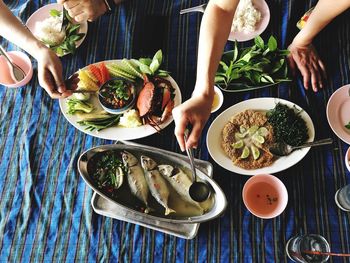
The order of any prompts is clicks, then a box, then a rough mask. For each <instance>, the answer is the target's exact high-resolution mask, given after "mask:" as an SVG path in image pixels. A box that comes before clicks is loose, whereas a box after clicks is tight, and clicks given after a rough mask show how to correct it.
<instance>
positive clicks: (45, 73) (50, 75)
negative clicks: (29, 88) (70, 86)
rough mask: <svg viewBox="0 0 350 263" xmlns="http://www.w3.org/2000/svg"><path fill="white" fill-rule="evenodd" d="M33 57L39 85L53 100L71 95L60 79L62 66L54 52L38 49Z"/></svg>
mask: <svg viewBox="0 0 350 263" xmlns="http://www.w3.org/2000/svg"><path fill="white" fill-rule="evenodd" d="M36 54H37V55H36V56H35V58H36V60H37V61H38V78H39V84H40V86H41V87H43V88H44V89H45V90H46V92H47V93H48V94H49V95H50V97H51V98H53V99H61V98H66V97H68V96H70V95H72V92H71V91H68V90H67V89H66V86H65V84H64V81H63V77H62V64H61V61H60V59H59V58H58V57H57V55H56V54H55V52H53V51H52V50H50V49H48V48H46V47H45V48H42V49H40V50H39V51H38V52H37V53H36Z"/></svg>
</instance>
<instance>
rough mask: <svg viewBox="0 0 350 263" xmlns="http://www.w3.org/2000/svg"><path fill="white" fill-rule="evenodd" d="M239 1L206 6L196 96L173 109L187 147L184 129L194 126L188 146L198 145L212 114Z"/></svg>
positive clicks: (178, 134) (182, 145)
mask: <svg viewBox="0 0 350 263" xmlns="http://www.w3.org/2000/svg"><path fill="white" fill-rule="evenodd" d="M238 2H239V0H211V1H210V2H209V3H208V6H207V7H206V10H205V13H204V16H203V19H202V23H201V29H200V35H199V47H198V60H197V79H196V84H195V88H194V91H193V95H192V97H191V98H190V99H189V100H187V101H186V102H184V103H183V104H181V105H179V106H178V107H176V108H175V109H174V110H173V116H174V120H175V125H176V127H175V135H176V138H177V140H178V142H179V145H180V148H181V150H182V151H184V150H185V141H184V131H185V129H186V126H187V125H188V124H191V125H192V126H193V128H192V132H191V134H190V136H189V138H188V140H187V143H186V148H190V147H196V146H197V143H198V140H199V137H200V134H201V132H202V130H203V127H204V125H205V123H206V121H207V120H208V118H209V115H210V109H211V105H212V102H213V98H214V77H215V72H216V70H217V68H218V65H219V61H220V58H221V55H222V51H223V49H224V46H225V44H226V42H227V38H228V35H229V33H230V29H231V25H232V20H233V16H234V13H235V10H236V7H237V4H238Z"/></svg>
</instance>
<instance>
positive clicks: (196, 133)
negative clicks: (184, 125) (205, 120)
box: [186, 122, 202, 149]
mask: <svg viewBox="0 0 350 263" xmlns="http://www.w3.org/2000/svg"><path fill="white" fill-rule="evenodd" d="M201 132H202V125H201V123H200V122H195V123H194V126H193V128H192V131H191V133H190V136H189V137H188V139H187V142H186V148H187V149H190V148H197V146H198V141H199V138H200V136H201Z"/></svg>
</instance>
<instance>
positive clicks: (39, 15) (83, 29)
mask: <svg viewBox="0 0 350 263" xmlns="http://www.w3.org/2000/svg"><path fill="white" fill-rule="evenodd" d="M51 9H56V10H59V11H60V10H62V5H61V4H57V3H54V4H48V5H45V6H43V7H41V8H39V9H38V10H36V11H35V12H34V13H33V14H32V15H31V16H30V17H29V18H28V20H27V23H26V26H27V27H28V29H29V30H30V31H31V32H32V34H33V35H34V36H35V28H36V26H35V24H36V22H39V21H43V20H44V19H46V18H49V17H50V10H51ZM87 31H88V23H87V21H84V22H82V23H80V29H79V33H84V34H85V36H84V37H83V38H82V39H80V40H79V41H77V42H76V43H75V46H76V48H78V47H79V46H80V45H81V44H82V43H83V41H84V39H85V37H86V34H87ZM67 54H68V53H66V54H64V55H63V56H65V55H67Z"/></svg>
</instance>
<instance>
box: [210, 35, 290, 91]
mask: <svg viewBox="0 0 350 263" xmlns="http://www.w3.org/2000/svg"><path fill="white" fill-rule="evenodd" d="M254 42H255V44H254V45H253V46H251V47H247V48H243V49H238V46H237V42H235V45H234V49H233V50H231V51H228V52H225V53H224V54H223V56H222V58H221V61H220V64H219V68H218V71H217V72H216V75H215V83H216V85H217V86H219V87H220V88H221V89H222V90H223V91H226V92H243V91H250V90H256V89H261V88H266V87H270V86H274V85H277V84H279V83H281V82H285V81H290V79H289V77H288V65H287V56H288V54H289V51H288V50H282V49H278V47H277V41H276V39H275V38H274V37H273V36H271V37H270V38H269V40H268V42H267V43H265V42H264V40H263V39H262V38H261V37H260V36H257V37H256V38H255V39H254Z"/></svg>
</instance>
